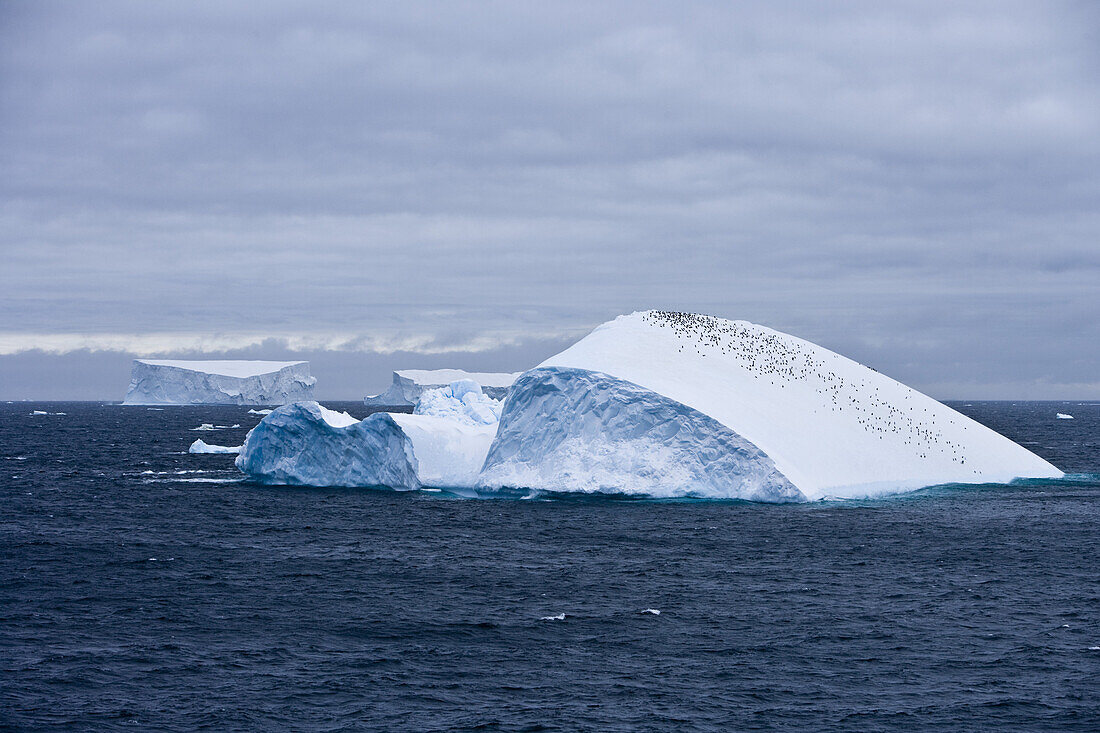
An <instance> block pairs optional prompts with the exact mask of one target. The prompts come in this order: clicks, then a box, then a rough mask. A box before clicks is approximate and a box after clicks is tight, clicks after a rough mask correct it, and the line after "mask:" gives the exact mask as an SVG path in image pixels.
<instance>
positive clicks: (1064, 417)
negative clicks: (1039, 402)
mask: <svg viewBox="0 0 1100 733" xmlns="http://www.w3.org/2000/svg"><path fill="white" fill-rule="evenodd" d="M1055 416H1056V417H1057V418H1058V419H1059V420H1072V419H1073V415H1067V414H1066V413H1064V412H1057V413H1055Z"/></svg>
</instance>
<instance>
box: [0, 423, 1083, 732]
mask: <svg viewBox="0 0 1100 733" xmlns="http://www.w3.org/2000/svg"><path fill="white" fill-rule="evenodd" d="M336 406H337V407H339V408H340V409H349V410H350V411H351V412H352V414H356V415H358V416H361V415H362V408H361V407H359V406H358V405H354V404H348V405H336ZM954 406H955V407H957V408H958V409H961V410H962V411H964V412H967V413H968V414H970V415H972V416H973V417H975V418H977V419H979V420H981V421H982V422H985V423H986V424H989V425H991V426H992V427H994V428H995V429H998V430H1000V431H1002V432H1004V433H1005V434H1007V435H1009V436H1011V437H1013V438H1014V439H1016V440H1018V441H1020V442H1022V443H1024V444H1025V445H1027V447H1029V448H1031V449H1032V450H1034V451H1035V452H1037V453H1039V454H1041V455H1043V456H1044V457H1046V458H1048V459H1049V460H1051V461H1053V462H1054V463H1055V464H1056V465H1058V466H1059V467H1061V468H1063V469H1065V470H1067V471H1070V472H1072V473H1073V474H1075V475H1073V476H1071V477H1070V478H1069V479H1067V480H1063V481H1044V482H1022V483H1018V484H1014V485H1009V486H982V487H966V488H960V487H954V488H952V487H947V488H938V489H930V490H925V491H922V492H918V493H917V494H913V495H908V496H905V497H902V498H894V499H888V500H881V501H874V502H871V501H864V502H845V503H815V504H807V505H793V506H792V505H785V506H775V505H759V504H747V503H740V502H715V501H661V502H659V501H640V500H623V499H609V498H579V497H578V498H572V499H563V498H556V499H552V500H538V499H536V500H528V501H520V500H515V499H494V500H467V499H456V498H454V497H448V496H446V495H443V494H439V493H431V492H418V493H405V494H398V493H392V492H384V491H370V490H323V489H322V490H319V489H290V488H270V487H260V486H255V485H251V484H248V483H245V482H243V481H241V480H240V476H239V474H237V473H236V471H235V469H233V466H232V459H233V456H224V455H187V454H186V453H185V452H184V451H186V449H187V446H188V444H190V442H191V441H192V440H194V439H195V438H196V437H201V438H203V440H205V441H206V442H208V443H219V444H224V445H237V444H239V443H240V442H241V440H242V439H243V437H244V434H245V432H246V431H247V429H248V428H250V427H251V426H252V425H254V424H255V423H256V422H257V421H258V420H259V416H256V415H249V414H247V410H246V409H245V408H169V409H165V410H161V411H154V410H147V409H146V408H140V407H127V408H123V407H118V406H101V405H93V404H71V403H69V404H59V403H52V404H48V405H42V404H38V405H31V404H26V403H22V404H15V405H0V500H2V502H3V511H2V513H0V727H10V728H26V729H36V730H48V729H58V730H62V729H63V730H116V729H125V730H193V729H196V728H207V729H211V730H225V731H230V730H279V729H308V730H363V729H367V730H372V729H373V730H424V731H427V730H475V729H476V730H528V731H536V730H598V731H633V730H852V731H865V730H928V729H935V730H1021V731H1025V730H1026V731H1036V730H1080V731H1086V730H1087V731H1095V730H1098V729H1100V405H1098V404H1096V403H1091V404H1077V403H1018V404H1009V403H973V404H971V405H966V404H955V405H954ZM33 410H40V411H46V412H51V413H55V412H64V413H66V414H64V415H32V414H31V413H32V411H33ZM1056 412H1063V413H1069V414H1072V415H1074V417H1075V419H1074V420H1058V419H1056V418H1055V413H1056ZM201 423H214V424H219V425H234V424H239V425H241V427H240V428H236V429H226V430H217V431H210V432H192V431H191V430H190V428H193V427H196V426H198V425H200V424H201ZM647 609H651V610H659V611H660V614H655V613H647V612H645V611H646V610H647ZM562 614H564V617H563V616H562Z"/></svg>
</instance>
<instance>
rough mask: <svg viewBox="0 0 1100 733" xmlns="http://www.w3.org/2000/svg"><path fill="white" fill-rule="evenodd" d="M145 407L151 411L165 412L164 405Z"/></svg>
mask: <svg viewBox="0 0 1100 733" xmlns="http://www.w3.org/2000/svg"><path fill="white" fill-rule="evenodd" d="M145 409H146V410H148V411H149V412H164V408H163V407H146V408H145Z"/></svg>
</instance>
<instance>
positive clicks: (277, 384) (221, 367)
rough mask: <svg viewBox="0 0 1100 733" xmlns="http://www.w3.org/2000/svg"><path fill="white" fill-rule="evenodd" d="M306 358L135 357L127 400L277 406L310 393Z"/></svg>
mask: <svg viewBox="0 0 1100 733" xmlns="http://www.w3.org/2000/svg"><path fill="white" fill-rule="evenodd" d="M316 381H317V380H316V379H314V378H313V377H312V376H311V375H310V373H309V362H306V361H178V360H153V359H135V360H134V363H133V367H132V370H131V375H130V387H129V389H128V390H127V392H126V398H125V399H124V400H123V404H127V405H160V404H170V405H200V404H215V405H280V404H285V403H287V402H294V401H297V400H308V399H312V398H313V385H314V384H315V383H316Z"/></svg>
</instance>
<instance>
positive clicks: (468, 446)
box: [237, 380, 500, 490]
mask: <svg viewBox="0 0 1100 733" xmlns="http://www.w3.org/2000/svg"><path fill="white" fill-rule="evenodd" d="M499 414H500V405H499V403H497V402H496V401H494V400H491V399H489V398H488V397H485V396H484V395H483V394H482V392H481V389H480V388H479V387H478V385H477V384H475V383H473V382H470V381H468V380H466V381H458V382H456V383H454V384H451V385H448V386H447V387H445V388H440V389H439V390H432V391H429V392H426V393H425V394H424V395H423V396H422V399H421V400H420V402H419V404H418V406H417V411H416V413H414V414H412V415H409V414H403V413H387V412H378V413H375V414H373V415H371V416H369V417H367V418H366V419H365V420H356V419H355V418H354V417H352V416H351V415H349V414H347V413H346V412H335V411H333V410H328V409H326V408H324V407H322V406H321V405H319V404H318V403H316V402H300V403H297V404H293V405H286V406H284V407H280V408H279V409H277V410H275V411H274V412H272V413H271V414H270V415H268V416H267V417H265V418H264V419H263V420H262V421H260V424H259V425H257V426H256V427H255V428H253V429H252V430H251V431H250V432H249V433H248V437H247V438H245V442H244V446H243V448H242V450H241V453H240V455H239V456H238V457H237V467H238V468H239V469H240V470H241V471H243V472H244V473H247V474H248V475H249V476H251V477H252V478H253V479H255V480H257V481H259V482H261V483H269V484H291V485H299V486H386V487H389V488H393V489H405V490H413V489H419V488H422V487H424V486H431V487H435V488H466V487H470V486H473V485H474V483H475V482H476V480H477V476H478V472H479V471H480V470H481V466H482V464H483V463H484V461H485V455H486V453H488V451H489V444H490V443H491V442H492V440H493V435H494V433H495V432H496V427H497V416H499Z"/></svg>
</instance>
